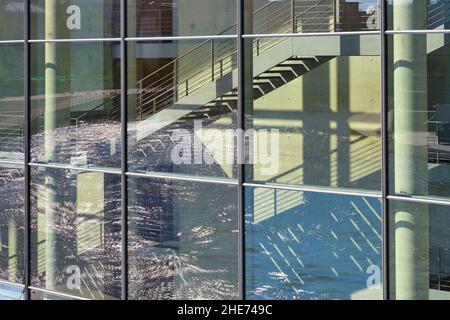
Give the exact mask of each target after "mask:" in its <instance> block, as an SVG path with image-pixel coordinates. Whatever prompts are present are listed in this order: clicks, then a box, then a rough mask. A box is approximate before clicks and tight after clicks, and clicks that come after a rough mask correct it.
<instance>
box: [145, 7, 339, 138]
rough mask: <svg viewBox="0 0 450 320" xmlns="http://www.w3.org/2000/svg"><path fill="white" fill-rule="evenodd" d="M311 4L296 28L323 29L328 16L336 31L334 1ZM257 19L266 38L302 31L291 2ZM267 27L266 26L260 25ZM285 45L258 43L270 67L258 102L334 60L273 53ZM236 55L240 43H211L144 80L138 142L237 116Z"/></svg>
mask: <svg viewBox="0 0 450 320" xmlns="http://www.w3.org/2000/svg"><path fill="white" fill-rule="evenodd" d="M309 2H310V3H308V6H306V5H304V4H303V6H296V7H295V10H296V12H295V21H296V24H298V23H300V22H303V24H306V25H309V26H314V25H316V26H318V25H319V24H322V23H323V21H322V20H323V17H324V15H327V17H328V18H327V21H328V24H327V28H328V26H329V25H330V24H331V25H333V19H332V17H333V16H334V11H333V10H334V9H333V6H330V5H329V4H330V1H329V0H322V1H317V0H316V1H309ZM325 4H327V5H326V6H325ZM305 7H306V8H305ZM319 9H320V10H319ZM253 18H254V21H255V28H256V29H257V31H258V32H261V33H264V32H265V33H273V32H278V33H280V32H281V33H290V32H293V28H296V27H293V26H292V12H291V7H290V5H289V3H288V2H283V3H277V2H271V3H269V4H268V5H266V6H263V7H262V8H260V9H258V10H256V11H255V12H254V16H253ZM319 18H320V19H319ZM314 19H316V20H314ZM319 20H320V21H319ZM262 21H263V22H264V23H263V24H261V23H260V22H262ZM270 21H272V22H270ZM289 21H291V23H290V22H289ZM314 21H315V22H314ZM280 22H282V23H280ZM235 28H236V25H233V26H231V27H229V28H227V29H226V30H224V31H223V32H222V34H227V33H229V32H230V30H233V29H235ZM327 31H329V30H327ZM284 40H285V39H281V40H280V39H278V40H276V41H274V40H273V39H263V38H261V39H255V40H254V41H253V45H254V50H253V53H254V63H255V64H257V63H258V62H259V61H263V60H265V61H269V64H267V62H266V64H267V65H266V66H265V67H264V68H262V69H261V68H259V69H258V68H255V70H254V74H255V77H254V80H253V88H254V99H258V98H261V97H263V96H264V95H266V94H268V93H270V92H272V91H274V90H276V89H278V88H279V87H281V86H283V85H284V84H287V83H289V82H290V81H292V80H295V79H297V78H298V77H301V76H302V75H303V74H305V73H307V72H309V71H311V70H312V69H314V68H316V67H317V66H319V65H321V64H322V63H324V62H326V61H329V60H330V59H331V58H332V57H315V56H307V57H306V56H299V55H295V54H294V53H293V52H291V54H285V53H286V52H283V54H282V55H281V56H279V55H275V56H272V55H271V51H273V50H274V49H278V50H279V51H284V50H285V49H287V50H289V44H287V43H286V42H287V41H284ZM290 51H292V50H290ZM236 53H237V48H236V44H235V42H234V41H227V40H217V39H210V40H207V41H205V42H203V43H201V44H200V45H198V46H196V47H194V48H193V49H191V50H189V51H188V52H186V53H184V54H183V55H181V56H179V57H178V58H177V59H175V60H173V61H171V62H170V63H168V64H167V65H165V66H163V67H161V68H159V69H158V70H156V71H154V72H152V73H151V74H149V75H147V76H146V77H144V78H143V79H141V80H139V81H138V82H137V84H136V89H137V95H136V114H137V116H136V120H140V121H141V122H142V124H141V125H138V126H140V127H143V128H142V130H141V128H139V127H138V131H139V132H142V131H145V133H144V134H141V135H140V137H138V138H137V140H138V141H139V140H141V139H143V138H145V137H148V136H149V135H151V134H152V133H153V132H156V131H158V130H160V129H162V128H164V127H167V126H168V125H170V126H171V127H170V130H173V129H174V128H177V127H182V126H183V124H185V123H187V122H189V121H190V122H192V120H193V119H201V120H203V121H206V122H208V120H213V119H218V118H219V117H220V116H223V115H226V114H230V113H232V112H233V111H235V110H236V107H237V89H236V88H237V59H236ZM262 65H264V63H263V64H262ZM211 93H212V94H213V95H212V96H211ZM186 106H188V107H187V108H186ZM181 109H184V110H185V111H184V112H182V111H181V112H177V113H176V114H175V115H173V114H174V112H173V110H181ZM169 113H172V115H170V116H167V117H164V114H169ZM147 119H148V120H150V121H147ZM152 127H153V128H152Z"/></svg>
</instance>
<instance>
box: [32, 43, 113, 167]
mask: <svg viewBox="0 0 450 320" xmlns="http://www.w3.org/2000/svg"><path fill="white" fill-rule="evenodd" d="M118 52H119V44H118V43H117V44H115V43H45V44H43V43H39V44H33V45H32V47H31V59H32V62H31V63H32V64H31V67H32V70H31V72H32V83H31V85H32V88H31V89H32V95H33V96H32V98H31V107H32V115H31V121H32V123H31V126H32V133H33V135H32V137H31V142H32V157H31V158H32V161H33V162H40V163H62V164H71V165H75V166H89V167H91V166H96V167H119V166H120V55H119V53H118Z"/></svg>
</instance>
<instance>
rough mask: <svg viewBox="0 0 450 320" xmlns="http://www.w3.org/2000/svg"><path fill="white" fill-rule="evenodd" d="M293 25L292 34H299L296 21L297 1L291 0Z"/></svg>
mask: <svg viewBox="0 0 450 320" xmlns="http://www.w3.org/2000/svg"><path fill="white" fill-rule="evenodd" d="M291 24H292V33H297V21H296V19H295V0H291Z"/></svg>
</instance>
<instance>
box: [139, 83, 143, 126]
mask: <svg viewBox="0 0 450 320" xmlns="http://www.w3.org/2000/svg"><path fill="white" fill-rule="evenodd" d="M139 118H140V119H141V121H142V120H143V119H142V81H139Z"/></svg>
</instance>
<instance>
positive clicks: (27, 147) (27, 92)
mask: <svg viewBox="0 0 450 320" xmlns="http://www.w3.org/2000/svg"><path fill="white" fill-rule="evenodd" d="M30 2H31V0H25V1H24V19H23V31H24V44H23V45H24V56H23V68H24V98H25V105H24V112H25V113H24V124H23V125H24V158H25V168H24V171H25V172H24V173H25V194H24V200H25V236H24V239H25V248H24V256H25V275H24V276H25V279H24V282H25V288H24V293H25V294H24V298H25V299H26V300H30V289H29V287H30V285H31V260H32V259H31V204H30V185H31V172H30V171H31V168H30V166H29V165H28V163H30V160H31V159H30V154H31V141H30V140H31V139H30V138H31V130H30V129H31V128H30V123H31V121H30V114H31V103H30V97H31V88H30V43H29V39H30V7H31V5H30Z"/></svg>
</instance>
